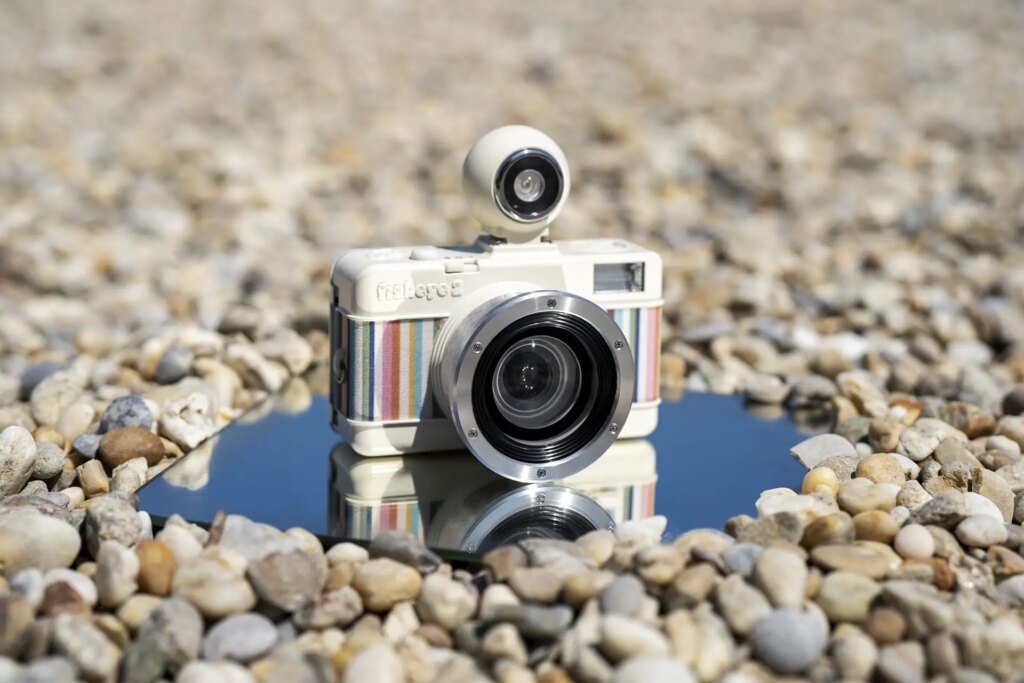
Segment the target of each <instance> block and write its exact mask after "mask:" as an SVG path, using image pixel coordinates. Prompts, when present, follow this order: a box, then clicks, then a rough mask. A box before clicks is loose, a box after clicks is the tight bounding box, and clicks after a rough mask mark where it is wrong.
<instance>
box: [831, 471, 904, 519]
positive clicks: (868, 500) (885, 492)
mask: <svg viewBox="0 0 1024 683" xmlns="http://www.w3.org/2000/svg"><path fill="white" fill-rule="evenodd" d="M899 492H900V486H899V485H897V484H874V483H872V482H871V481H870V480H868V479H861V478H858V479H852V480H850V481H846V482H843V484H842V485H841V486H840V487H839V495H838V496H837V497H836V500H837V501H838V503H839V507H840V508H842V509H843V510H844V511H846V512H848V513H850V514H851V515H856V514H857V513H860V512H866V511H868V510H882V511H884V512H888V511H889V510H891V509H892V508H894V507H895V506H896V496H898V495H899Z"/></svg>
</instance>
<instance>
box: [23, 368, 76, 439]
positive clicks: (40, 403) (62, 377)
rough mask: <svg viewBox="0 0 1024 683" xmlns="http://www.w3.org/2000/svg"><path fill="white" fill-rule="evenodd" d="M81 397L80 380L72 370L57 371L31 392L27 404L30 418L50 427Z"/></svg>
mask: <svg viewBox="0 0 1024 683" xmlns="http://www.w3.org/2000/svg"><path fill="white" fill-rule="evenodd" d="M81 395H82V378H81V376H80V375H79V374H78V373H77V372H75V371H74V370H72V369H67V370H57V371H56V372H54V373H52V374H50V375H49V376H47V377H46V378H45V379H44V380H42V381H41V382H39V384H37V385H36V387H35V388H34V389H33V390H32V394H31V396H30V397H29V404H30V405H31V407H32V417H33V418H34V419H35V421H36V422H37V423H39V424H40V425H46V426H48V427H52V426H54V425H56V424H57V421H58V420H59V419H60V416H61V413H63V412H64V410H65V409H66V408H67V407H68V406H70V405H72V404H73V403H75V402H76V401H77V400H78V399H79V397H80V396H81Z"/></svg>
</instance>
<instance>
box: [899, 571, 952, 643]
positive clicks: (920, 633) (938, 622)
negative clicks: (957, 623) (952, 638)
mask: <svg viewBox="0 0 1024 683" xmlns="http://www.w3.org/2000/svg"><path fill="white" fill-rule="evenodd" d="M881 586H882V593H881V596H882V600H883V601H884V602H885V604H888V605H890V606H892V607H894V608H896V610H898V611H899V612H900V614H902V615H903V617H904V618H905V619H906V622H907V632H908V633H909V635H910V637H911V638H923V637H925V636H927V635H928V634H930V633H938V632H941V631H944V630H946V629H948V628H950V626H952V624H953V620H954V611H953V607H952V605H950V604H949V602H948V601H947V599H946V598H945V597H944V596H943V594H942V593H940V592H939V590H938V589H936V588H935V586H932V585H930V584H925V583H919V582H916V581H887V582H885V583H883V584H881Z"/></svg>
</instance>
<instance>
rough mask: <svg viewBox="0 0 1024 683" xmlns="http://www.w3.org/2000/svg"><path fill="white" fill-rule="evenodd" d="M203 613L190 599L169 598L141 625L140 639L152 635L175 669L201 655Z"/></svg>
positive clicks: (156, 645)
mask: <svg viewBox="0 0 1024 683" xmlns="http://www.w3.org/2000/svg"><path fill="white" fill-rule="evenodd" d="M202 637H203V617H202V616H201V615H200V614H199V611H198V610H197V609H196V608H195V607H193V606H192V605H191V604H190V603H189V602H188V601H187V600H184V599H183V598H178V597H172V598H167V599H165V600H163V601H162V602H161V603H160V604H159V605H157V606H156V608H154V609H153V611H151V612H150V613H149V614H148V615H147V616H146V618H145V620H144V621H143V622H142V625H141V626H140V627H139V632H138V639H139V640H144V639H147V638H148V639H151V640H152V642H153V643H154V645H155V647H156V649H157V650H158V651H159V652H160V654H161V656H162V657H163V659H164V660H166V662H167V663H168V664H169V665H170V666H171V669H172V671H173V670H176V669H177V668H178V667H181V666H183V665H184V664H185V663H186V662H189V661H191V660H193V659H195V658H196V657H197V656H199V646H200V643H201V641H202Z"/></svg>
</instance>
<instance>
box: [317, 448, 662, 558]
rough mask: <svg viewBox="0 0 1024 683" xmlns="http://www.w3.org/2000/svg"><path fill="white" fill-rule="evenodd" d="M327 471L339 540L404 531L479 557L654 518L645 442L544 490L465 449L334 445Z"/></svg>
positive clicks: (651, 458) (651, 465) (332, 525)
mask: <svg viewBox="0 0 1024 683" xmlns="http://www.w3.org/2000/svg"><path fill="white" fill-rule="evenodd" d="M330 467H331V486H330V488H329V489H328V491H329V492H328V496H329V501H328V514H329V519H328V530H329V533H330V534H331V535H334V536H339V537H347V538H356V539H363V540H369V539H371V538H373V536H374V535H376V534H378V533H380V532H382V531H389V530H401V531H408V532H410V533H412V534H414V535H415V536H417V537H418V538H420V539H421V540H423V541H424V542H425V543H426V544H427V545H429V546H432V547H434V548H439V549H444V550H453V551H462V552H472V553H484V552H487V551H488V550H490V549H492V548H494V547H497V546H499V545H504V544H507V543H515V542H517V541H521V540H524V539H527V538H556V539H566V540H573V539H575V538H577V537H579V536H582V535H583V534H585V533H587V532H589V531H593V530H594V529H600V528H609V529H610V528H614V527H615V525H616V524H619V523H621V522H624V521H626V520H631V519H642V518H644V517H650V516H651V515H653V514H654V484H655V482H656V480H657V473H656V471H655V452H654V448H653V446H652V445H651V444H650V443H649V442H648V441H646V440H627V441H621V442H616V443H615V444H613V445H612V447H611V448H610V449H609V450H608V451H607V452H606V453H605V454H604V456H603V457H601V458H600V459H598V461H597V462H596V463H594V464H593V465H591V466H590V467H588V468H586V469H584V470H583V471H581V472H579V473H577V474H575V475H573V476H571V477H569V478H566V479H563V480H560V481H554V482H551V483H544V484H522V483H518V482H514V481H511V480H509V479H505V478H503V477H500V476H499V475H496V474H495V473H493V472H491V471H490V470H489V469H487V468H486V467H484V466H483V465H482V464H480V462H479V461H478V460H477V459H476V458H474V457H473V456H472V455H471V454H470V453H469V452H467V451H451V452H447V453H435V454H430V455H405V456H389V457H374V458H365V457H362V456H359V455H358V454H356V453H355V451H353V450H352V448H351V447H350V446H348V445H347V444H345V443H338V444H337V445H336V446H335V447H334V449H333V451H332V452H331V465H330Z"/></svg>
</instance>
